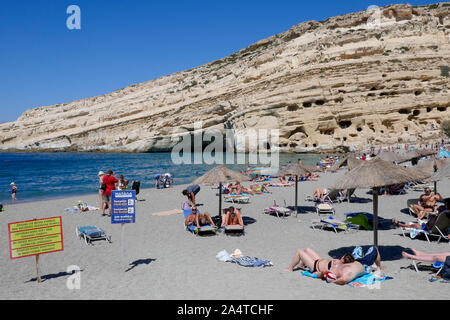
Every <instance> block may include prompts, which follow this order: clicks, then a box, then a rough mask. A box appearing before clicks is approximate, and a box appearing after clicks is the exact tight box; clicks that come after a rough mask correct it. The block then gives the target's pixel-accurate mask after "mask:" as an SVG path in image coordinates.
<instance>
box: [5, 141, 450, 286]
mask: <svg viewBox="0 0 450 320" xmlns="http://www.w3.org/2000/svg"><path fill="white" fill-rule="evenodd" d="M432 147H433V148H440V147H442V146H441V145H434V146H432ZM388 150H393V148H392V149H391V148H388ZM395 150H397V149H395ZM408 150H409V149H408ZM380 151H381V148H380V149H379V150H378V152H376V151H375V149H374V148H371V149H369V150H367V151H364V152H361V153H360V156H358V157H357V158H358V159H360V160H362V161H370V160H371V159H373V158H375V157H376V156H377V155H378V154H379V153H380ZM339 159H340V157H339V156H332V155H328V154H327V155H325V157H324V158H323V159H322V160H320V161H319V162H317V163H316V167H315V169H317V170H314V171H315V172H306V173H304V174H303V175H299V176H292V175H285V176H277V177H272V176H270V175H264V174H253V173H252V172H251V170H250V168H249V169H248V170H246V171H243V173H244V174H245V175H247V176H249V177H250V178H251V182H250V184H249V186H248V187H245V186H243V185H242V184H241V182H240V181H235V182H230V183H226V184H224V185H222V190H221V192H222V194H227V195H237V196H239V195H262V194H271V193H272V192H271V190H270V187H289V186H293V185H294V183H295V182H299V181H317V179H318V178H319V177H320V175H319V174H320V172H326V170H327V169H328V168H330V167H331V166H333V165H334V164H335V163H336V162H337V161H339ZM298 164H302V161H301V160H300V159H298ZM287 165H290V163H288V164H287ZM311 171H312V170H311ZM274 178H275V179H274ZM295 179H297V181H295ZM153 180H154V183H155V184H154V186H155V189H163V188H169V187H171V186H172V184H173V174H171V173H169V172H166V173H164V174H162V173H158V174H155V175H154V176H153ZM98 184H99V186H98V196H99V202H100V209H101V211H102V216H108V217H110V216H111V194H112V191H114V190H129V189H133V186H132V185H134V181H132V182H131V184H130V181H129V180H127V179H125V177H124V175H123V174H120V175H119V177H118V178H117V175H116V173H115V172H114V171H113V170H111V169H110V170H107V171H106V173H105V172H103V171H99V172H98ZM10 186H11V198H12V200H13V201H17V200H18V199H17V196H16V194H17V190H18V187H17V185H16V184H15V183H14V182H11V184H10ZM401 187H403V184H402V186H401ZM200 191H201V187H200V186H199V185H196V184H194V185H189V186H187V187H186V188H185V189H184V190H183V191H182V195H183V196H185V197H186V201H185V202H184V203H183V209H187V210H190V214H188V215H187V217H186V218H185V226H196V227H197V228H200V227H201V226H204V225H210V226H212V227H213V228H223V227H226V226H240V227H244V219H243V213H242V211H241V209H238V208H236V207H234V206H229V207H226V208H224V209H223V210H222V211H221V213H220V215H218V216H212V215H211V214H210V213H209V212H207V211H205V212H202V213H201V212H200V210H199V209H198V205H199V203H198V198H197V197H198V194H199V192H200ZM330 191H331V190H329V189H327V188H320V187H317V188H315V189H314V192H313V194H312V195H311V198H312V199H313V201H316V202H318V203H324V202H326V198H327V197H329V195H330ZM336 191H337V195H338V197H340V198H345V197H346V196H347V195H348V194H349V192H351V191H352V190H347V189H341V190H336ZM353 191H354V190H353ZM380 194H395V190H394V188H393V186H389V188H387V187H385V188H384V189H382V190H380ZM439 202H443V205H439ZM410 209H411V212H412V213H413V214H414V215H415V217H416V218H417V223H405V222H402V221H398V220H396V219H392V224H393V225H394V226H396V227H399V228H408V229H416V230H422V231H427V232H433V230H435V227H436V226H437V221H438V220H439V219H440V220H441V224H440V226H439V229H440V230H441V231H444V232H445V231H446V232H447V238H448V239H449V240H450V235H449V234H448V230H449V227H450V198H444V197H443V196H442V195H441V194H440V193H438V192H432V190H431V188H430V187H425V188H424V194H422V195H421V196H420V197H419V199H418V201H417V203H415V204H413V205H411V207H410ZM442 220H444V222H443V223H442ZM356 248H360V247H356ZM356 248H355V249H356ZM360 251H361V248H360ZM402 256H403V258H405V259H411V260H416V261H424V262H432V261H439V262H446V261H448V260H449V258H450V252H439V253H425V252H421V251H418V250H415V249H413V254H410V253H407V252H402ZM373 265H375V268H376V269H377V270H384V269H385V268H384V267H383V266H382V265H381V256H380V252H379V250H378V248H377V247H375V246H371V247H369V248H367V249H366V250H365V252H359V253H358V254H355V252H352V253H351V252H348V253H346V254H344V255H343V256H342V257H341V258H339V259H327V258H322V257H320V255H319V254H318V253H317V252H315V251H314V250H313V249H311V248H305V249H298V250H297V251H296V252H295V254H294V257H293V258H292V261H291V263H290V265H289V266H288V267H287V268H285V269H284V270H286V271H290V272H292V271H294V270H295V269H296V268H300V269H306V270H309V271H310V272H311V273H313V274H315V275H316V276H317V277H318V278H320V279H324V280H326V281H327V282H330V283H334V284H338V285H344V284H348V283H349V282H350V281H352V280H353V279H355V278H356V277H357V276H358V275H360V274H362V273H364V272H368V270H369V269H370V268H371V267H372V266H373Z"/></svg>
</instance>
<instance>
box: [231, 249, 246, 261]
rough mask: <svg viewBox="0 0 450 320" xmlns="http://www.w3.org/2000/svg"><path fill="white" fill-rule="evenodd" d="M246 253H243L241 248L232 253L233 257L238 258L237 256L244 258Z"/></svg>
mask: <svg viewBox="0 0 450 320" xmlns="http://www.w3.org/2000/svg"><path fill="white" fill-rule="evenodd" d="M243 256H244V255H243V254H242V252H241V250H239V249H236V250H234V252H233V253H232V254H231V257H233V258H235V259H237V258H242V257H243Z"/></svg>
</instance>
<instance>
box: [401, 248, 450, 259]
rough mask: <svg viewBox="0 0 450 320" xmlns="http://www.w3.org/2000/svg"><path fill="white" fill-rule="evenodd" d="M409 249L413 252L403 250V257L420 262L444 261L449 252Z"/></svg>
mask: <svg viewBox="0 0 450 320" xmlns="http://www.w3.org/2000/svg"><path fill="white" fill-rule="evenodd" d="M411 250H412V251H413V252H414V254H409V253H407V252H405V251H403V252H402V256H403V258H405V259H411V260H417V261H422V262H445V259H446V258H447V257H448V256H450V252H439V253H425V252H421V251H419V250H415V249H411Z"/></svg>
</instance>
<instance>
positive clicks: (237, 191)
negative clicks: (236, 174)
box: [230, 181, 255, 194]
mask: <svg viewBox="0 0 450 320" xmlns="http://www.w3.org/2000/svg"><path fill="white" fill-rule="evenodd" d="M230 190H231V192H234V194H241V193H250V194H255V192H254V191H253V190H250V189H247V188H245V187H244V186H242V185H241V183H240V182H239V181H236V184H235V185H232V186H230Z"/></svg>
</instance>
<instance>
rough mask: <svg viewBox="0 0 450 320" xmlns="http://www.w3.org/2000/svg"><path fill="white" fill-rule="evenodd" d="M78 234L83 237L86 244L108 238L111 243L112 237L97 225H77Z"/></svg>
mask: <svg viewBox="0 0 450 320" xmlns="http://www.w3.org/2000/svg"><path fill="white" fill-rule="evenodd" d="M76 234H77V237H78V238H83V239H84V241H85V242H86V244H92V241H95V240H106V241H108V242H109V243H111V237H108V236H107V235H106V233H105V231H103V229H100V228H99V227H97V226H86V227H77V228H76Z"/></svg>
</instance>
